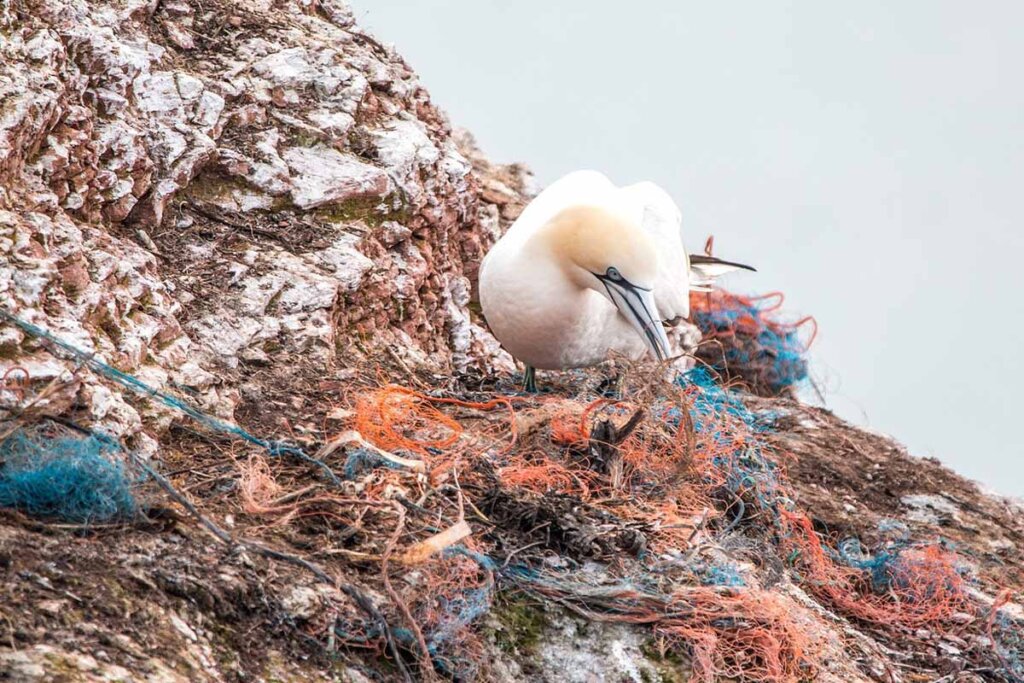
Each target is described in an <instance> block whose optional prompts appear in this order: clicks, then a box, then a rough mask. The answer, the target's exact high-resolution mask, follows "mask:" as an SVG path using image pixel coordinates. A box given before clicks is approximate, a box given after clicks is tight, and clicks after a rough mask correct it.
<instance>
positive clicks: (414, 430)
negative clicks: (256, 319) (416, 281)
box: [0, 292, 1021, 683]
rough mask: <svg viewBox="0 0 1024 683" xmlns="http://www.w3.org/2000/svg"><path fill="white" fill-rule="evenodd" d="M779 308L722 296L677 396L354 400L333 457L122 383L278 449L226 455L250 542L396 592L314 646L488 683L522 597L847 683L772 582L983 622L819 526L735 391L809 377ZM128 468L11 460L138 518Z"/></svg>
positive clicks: (751, 667) (929, 562)
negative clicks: (304, 552)
mask: <svg viewBox="0 0 1024 683" xmlns="http://www.w3.org/2000/svg"><path fill="white" fill-rule="evenodd" d="M763 302H764V300H758V299H744V298H742V297H736V296H734V295H731V294H726V293H724V292H714V293H712V294H711V295H710V296H708V297H706V298H705V303H704V304H702V306H703V307H701V306H695V310H696V311H697V312H698V315H697V318H698V320H703V323H702V327H705V328H706V329H707V330H710V333H709V334H710V336H711V337H712V338H713V339H714V340H716V341H717V342H719V344H717V345H715V348H718V349H720V350H721V357H720V358H719V360H718V362H714V363H710V365H711V366H712V367H711V368H708V367H700V368H697V369H694V370H691V371H689V372H687V373H684V374H682V375H679V376H678V377H676V378H675V380H674V381H672V382H666V381H665V380H664V379H663V378H662V377H661V375H660V374H659V373H649V372H646V371H644V370H643V369H634V368H630V369H628V370H627V375H626V376H625V378H624V386H625V387H626V391H624V392H623V395H624V396H626V397H628V398H626V399H623V400H614V399H609V398H607V397H606V396H603V395H600V394H599V393H598V391H597V390H596V389H589V388H586V387H585V386H582V387H581V385H580V384H573V385H570V386H563V387H561V389H560V390H558V391H554V392H552V393H549V394H545V395H531V396H521V395H503V394H499V393H493V392H486V391H479V392H471V391H466V392H465V393H463V394H460V395H459V396H458V397H453V396H450V395H447V394H445V393H443V392H441V391H439V390H438V391H417V390H414V389H411V388H408V387H404V386H397V385H387V386H383V387H376V388H370V389H367V390H365V391H361V392H358V393H355V392H354V393H353V396H352V399H351V400H350V401H349V404H348V405H347V406H346V413H345V414H346V415H347V417H346V418H345V419H344V423H343V430H342V431H340V432H339V433H337V434H335V435H334V436H333V437H332V438H328V439H327V440H326V443H325V444H324V446H323V447H322V448H321V449H320V451H318V452H316V453H312V452H306V451H305V450H303V449H302V448H299V447H297V446H291V445H287V444H281V443H279V442H273V441H268V440H265V439H261V438H259V437H255V436H253V435H251V434H249V433H248V432H246V431H245V430H243V429H241V428H240V427H238V426H235V425H230V424H227V423H223V422H221V421H219V420H217V419H216V418H211V417H209V416H206V415H205V414H203V413H201V412H200V411H199V410H198V409H196V408H195V407H192V406H190V405H188V404H187V403H185V402H182V401H180V400H179V399H176V398H174V397H171V396H168V395H164V394H161V393H160V392H158V391H156V390H155V389H152V388H151V387H147V386H146V385H143V384H142V383H141V382H140V381H139V380H137V379H136V378H131V377H128V378H127V379H126V376H125V375H124V374H123V373H120V372H119V371H116V370H114V369H110V372H109V373H107V374H105V376H107V377H109V378H110V379H111V380H112V381H116V382H119V383H122V385H124V386H128V387H130V388H135V389H138V390H140V391H142V392H143V393H145V394H146V395H147V396H155V397H157V398H158V399H159V400H160V401H161V402H162V403H163V404H164V405H166V406H169V407H171V408H175V409H177V410H179V411H180V412H182V413H184V414H185V415H188V416H190V417H193V418H194V419H195V420H196V421H197V422H198V423H200V424H201V425H203V426H204V427H206V428H208V429H211V430H213V431H216V432H220V433H223V434H226V435H229V436H232V437H235V438H236V439H239V440H241V441H242V442H244V444H245V447H247V448H252V447H253V446H257V447H259V448H260V451H259V452H250V453H247V454H246V455H244V456H236V454H234V453H233V452H229V453H227V454H226V458H227V459H228V460H229V463H228V466H229V467H232V466H233V468H234V470H235V474H236V478H235V479H234V481H233V485H232V486H231V488H230V496H232V497H233V500H234V501H235V504H236V506H237V508H236V509H237V511H238V513H239V515H240V516H242V517H243V519H244V520H245V521H246V522H247V523H248V529H249V531H250V532H259V533H264V534H266V535H268V536H271V537H275V538H280V539H287V540H288V541H289V542H291V541H294V539H295V538H296V537H301V538H300V539H299V541H300V542H301V543H302V544H305V545H304V546H302V547H312V548H316V552H317V553H318V554H319V555H320V556H321V557H341V558H344V559H345V560H347V561H349V562H351V563H353V564H356V565H358V566H360V567H363V568H364V576H363V580H365V581H368V582H370V581H373V582H376V585H377V587H378V589H379V590H378V593H379V594H381V595H386V596H387V598H386V600H384V601H382V603H381V604H382V606H381V607H380V608H379V610H378V608H377V607H376V606H374V605H370V606H367V604H366V603H367V601H365V600H364V601H363V608H362V610H361V611H360V610H356V609H354V608H352V606H351V605H348V606H344V605H338V606H336V608H337V613H336V614H335V615H334V616H333V617H332V619H331V620H330V621H329V622H324V623H320V624H317V625H315V626H313V627H311V628H314V630H313V631H311V633H313V634H318V633H325V632H330V634H331V635H330V640H331V642H332V643H335V642H337V643H340V644H341V645H343V646H347V647H350V648H358V649H365V650H371V651H375V652H377V653H380V654H385V653H386V654H387V656H389V657H390V658H391V659H392V660H393V661H394V662H395V663H396V665H397V666H399V667H400V668H402V669H403V671H405V668H404V667H405V666H406V665H405V664H404V663H403V662H404V658H405V657H408V656H410V655H411V656H412V657H413V660H414V662H415V665H414V666H415V667H417V669H416V670H417V671H418V672H419V673H423V674H430V673H432V672H435V671H436V672H439V673H441V674H443V675H445V676H448V677H450V678H454V679H457V680H474V679H480V678H486V676H487V670H486V658H487V654H486V653H487V648H486V643H485V642H484V640H483V638H482V636H481V622H482V620H483V617H484V615H486V614H488V613H489V612H490V611H491V609H492V606H493V605H494V602H495V597H496V596H497V595H498V594H499V593H501V592H502V591H507V592H521V593H525V594H528V595H531V596H534V597H537V598H539V599H541V600H544V601H545V602H547V603H550V604H556V605H558V606H559V607H561V608H563V609H565V610H568V611H569V612H571V613H574V614H576V615H578V616H580V617H583V618H586V619H588V620H592V621H596V622H606V623H619V624H631V625H636V626H641V627H644V628H646V629H648V633H649V635H650V637H651V638H652V640H653V641H654V642H656V643H657V644H658V646H659V647H660V648H662V649H663V651H665V652H670V651H671V652H674V653H677V654H679V655H682V656H683V657H685V658H687V659H688V660H689V661H690V663H691V667H692V669H693V673H694V675H695V677H696V679H698V680H701V681H706V682H710V681H714V680H721V679H729V680H737V681H747V682H754V683H783V682H795V681H801V680H811V679H813V678H814V676H815V675H816V672H818V671H819V670H820V669H821V668H822V667H823V666H824V664H825V662H823V661H822V657H823V654H822V648H821V642H822V639H823V637H824V634H825V632H826V631H827V629H828V627H827V626H825V625H824V624H823V623H822V622H821V621H820V619H819V618H817V617H815V616H813V615H812V614H810V613H809V612H808V611H807V610H806V609H805V608H804V607H802V606H801V605H800V604H798V603H797V602H795V601H794V600H793V599H792V598H791V597H789V596H788V595H786V594H785V593H783V592H780V591H777V590H773V588H772V587H771V586H770V585H765V584H766V583H767V582H766V581H765V580H764V579H763V578H762V576H761V574H764V573H765V572H758V571H757V570H758V569H764V568H765V567H766V566H769V565H775V564H777V565H779V566H781V567H783V568H785V569H787V570H788V572H787V575H788V577H789V578H791V579H792V580H794V581H795V582H796V583H797V584H798V585H799V586H800V587H802V588H803V589H804V591H806V593H808V594H810V595H812V596H814V598H816V600H817V602H818V603H820V604H822V605H824V606H826V607H828V608H830V609H831V610H833V611H834V612H835V613H838V614H841V615H843V616H846V617H848V618H849V619H851V620H855V621H856V622H859V623H864V624H868V625H870V626H871V627H873V628H875V629H878V630H881V631H883V632H889V633H899V632H905V631H907V630H912V629H921V628H925V629H933V630H935V631H936V632H943V631H944V630H946V629H948V628H949V627H950V624H951V623H953V621H954V618H955V617H957V616H958V615H962V614H964V613H968V614H977V613H978V608H977V605H976V604H975V603H974V602H973V601H972V598H971V597H970V591H969V583H970V577H969V576H968V574H967V573H966V572H965V571H964V569H963V567H962V563H961V562H960V558H959V556H958V555H957V553H956V551H955V549H951V548H949V547H947V546H946V545H944V544H942V543H941V542H921V541H915V540H913V539H911V538H910V536H909V534H908V533H902V532H900V531H899V529H896V527H894V529H896V532H895V533H890V534H889V535H888V536H886V537H885V540H883V542H881V543H877V544H875V545H874V546H873V547H865V546H864V545H862V544H861V543H860V541H859V540H858V539H855V538H835V537H831V536H830V535H829V534H828V533H827V532H826V531H825V530H822V529H818V528H816V527H815V524H814V522H813V521H812V518H811V517H810V516H809V515H808V514H807V513H806V512H805V511H804V510H802V509H801V508H800V506H799V504H798V503H797V501H796V500H795V498H796V496H795V494H794V492H793V489H792V487H791V485H790V483H789V481H788V479H787V475H786V468H785V463H786V456H785V454H784V453H780V452H779V451H778V450H777V449H776V448H774V447H773V446H772V445H771V442H770V439H769V436H770V435H771V432H772V429H773V424H774V422H775V420H776V419H777V418H778V416H777V415H774V414H770V413H766V412H763V411H755V410H752V409H751V408H750V407H748V405H747V403H745V402H744V400H743V398H742V395H741V394H739V393H737V392H736V391H734V390H733V389H731V388H730V385H732V384H736V382H735V381H733V380H734V379H735V378H737V377H740V378H741V379H742V380H743V383H744V384H745V385H746V386H749V387H751V388H752V389H754V390H755V391H758V392H759V393H770V394H772V395H774V394H778V393H780V392H781V391H784V390H786V389H788V388H791V387H792V386H793V385H794V384H795V383H796V382H798V381H800V380H801V379H802V378H803V377H805V376H806V363H805V361H804V360H803V358H802V356H801V354H802V351H803V349H804V348H805V347H806V345H805V344H801V343H800V342H799V340H798V335H797V330H798V328H800V327H801V325H802V322H798V323H795V324H793V325H788V326H787V325H784V324H782V323H779V322H778V321H777V320H776V319H775V318H774V316H772V315H770V314H771V313H772V312H773V311H774V307H773V306H770V305H766V304H764V303H763ZM702 315H703V316H704V318H701V316H702ZM730 354H731V355H730ZM76 357H78V358H79V359H80V360H82V361H83V362H86V359H88V362H90V363H92V364H93V365H92V367H93V368H94V369H95V370H96V371H98V372H100V373H101V374H102V373H104V372H106V370H105V368H106V366H103V365H102V364H98V363H96V362H95V361H94V360H92V359H91V356H76ZM715 367H721V368H722V372H721V373H716V371H715V370H714V368H715ZM723 377H724V378H725V381H724V382H723ZM730 378H732V379H730ZM594 386H595V387H596V386H597V385H596V384H595V385H594ZM112 453H113V449H112V445H111V443H110V442H108V441H105V440H104V439H103V438H101V437H98V436H81V435H70V434H66V433H58V432H56V431H55V430H53V429H49V430H47V429H43V428H41V427H35V428H33V429H32V430H26V429H22V430H19V431H15V432H14V433H12V434H10V435H9V436H8V438H7V439H5V440H4V441H3V443H2V444H0V506H6V507H13V508H17V509H19V510H23V511H25V512H27V513H28V514H32V515H34V516H40V517H53V518H57V519H63V520H75V521H107V520H115V519H125V518H128V517H130V516H131V515H132V514H133V513H134V511H135V510H136V509H137V502H136V500H135V498H134V495H133V478H132V477H131V476H130V475H129V473H128V472H126V470H125V468H124V467H123V465H121V464H120V461H119V460H118V459H117V458H115V457H112ZM286 456H290V457H286ZM311 473H312V475H313V476H311ZM889 531H892V530H891V529H890V530H889ZM275 535H276V536H275ZM293 544H294V543H293ZM299 562H300V563H301V562H305V560H299ZM294 563H295V562H293V564H294ZM758 565H760V566H758ZM301 566H306V567H309V566H311V565H309V564H308V563H307V564H305V565H301ZM327 580H328V581H330V580H331V577H328V579H327ZM353 594H355V593H351V594H350V595H353ZM356 602H359V601H358V600H357V601H356ZM992 614H993V615H994V616H993V617H992V618H991V620H990V621H989V623H988V628H989V629H990V631H991V636H990V638H991V640H992V641H993V643H994V646H993V648H994V651H995V652H996V653H997V654H998V656H999V657H1000V659H1001V661H1003V662H1004V664H1003V668H1004V669H1005V671H1007V672H1008V674H1007V675H1008V676H1016V675H1018V673H1019V668H1020V654H1021V651H1020V639H1019V637H1018V636H1017V635H1015V634H1016V633H1017V631H1016V630H1015V629H1016V626H1017V625H1016V623H1015V622H1013V621H1012V620H1009V619H1008V617H1006V616H1005V615H1001V614H997V613H996V612H995V610H993V611H992ZM316 629H319V630H316ZM406 673H410V672H408V671H406ZM1011 680H1012V679H1011Z"/></svg>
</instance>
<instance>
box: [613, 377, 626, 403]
mask: <svg viewBox="0 0 1024 683" xmlns="http://www.w3.org/2000/svg"><path fill="white" fill-rule="evenodd" d="M625 395H626V373H624V372H622V373H619V376H618V377H616V378H615V396H614V397H613V398H615V399H616V400H622V397H623V396H625Z"/></svg>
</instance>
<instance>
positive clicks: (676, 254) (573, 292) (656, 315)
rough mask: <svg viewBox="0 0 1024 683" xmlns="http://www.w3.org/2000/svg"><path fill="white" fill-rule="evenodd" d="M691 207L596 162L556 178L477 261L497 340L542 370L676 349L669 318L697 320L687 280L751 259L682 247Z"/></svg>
mask: <svg viewBox="0 0 1024 683" xmlns="http://www.w3.org/2000/svg"><path fill="white" fill-rule="evenodd" d="M681 225H682V216H681V213H680V211H679V207H677V206H676V204H675V202H674V201H673V200H672V198H671V197H669V195H668V193H666V192H665V191H664V190H662V189H661V188H660V187H658V186H657V185H655V184H654V183H651V182H641V183H636V184H634V185H628V186H626V187H622V188H619V187H617V186H615V185H614V184H613V183H612V182H611V181H610V180H608V178H606V177H605V176H604V175H602V174H601V173H598V172H596V171H576V172H573V173H570V174H568V175H566V176H564V177H563V178H561V179H560V180H558V181H556V182H554V183H552V184H551V185H550V186H548V187H547V188H546V189H545V190H544V191H543V192H541V193H540V194H539V195H538V196H537V197H536V198H535V199H534V200H533V201H532V202H530V204H529V205H528V206H527V207H526V208H525V209H524V210H523V213H522V214H521V215H520V216H519V218H518V219H517V220H516V221H515V223H513V224H512V226H511V227H510V228H509V229H508V232H506V233H505V234H504V235H503V236H502V237H501V239H499V240H498V242H497V243H496V244H495V245H494V246H493V247H492V248H491V250H490V251H489V252H488V253H487V256H486V257H485V258H484V260H483V263H482V264H481V266H480V304H481V308H482V310H483V314H484V317H485V318H486V319H487V324H488V326H489V327H490V328H491V331H492V332H493V333H494V335H495V337H497V339H498V341H500V342H501V344H502V345H503V346H504V347H505V349H506V350H507V351H508V352H509V353H511V354H512V356H514V357H515V358H517V359H518V360H520V361H522V362H523V363H524V364H525V365H526V383H527V388H529V389H533V377H534V369H535V368H541V369H548V370H561V369H567V368H579V367H587V366H591V365H596V364H598V363H600V362H602V361H604V360H606V359H607V358H608V357H609V356H610V355H613V354H621V355H625V356H626V357H629V358H633V359H639V358H642V357H643V356H644V354H645V353H648V352H649V353H650V354H652V355H653V356H654V357H655V358H657V359H658V360H665V359H667V358H669V357H670V356H671V355H672V349H671V348H670V344H669V340H668V337H667V335H666V334H665V328H664V326H663V324H662V321H664V320H676V319H679V318H688V317H689V315H690V301H689V294H690V289H691V287H693V288H694V289H706V288H707V287H708V285H709V284H710V283H711V282H712V280H713V279H714V277H716V276H717V275H719V274H721V273H722V272H726V271H728V270H734V269H736V268H746V269H749V270H753V268H750V267H749V266H744V265H741V264H736V263H729V262H726V261H721V260H719V259H715V258H712V257H710V256H701V257H690V256H689V255H688V254H687V253H686V249H685V248H684V247H683V240H682V234H681Z"/></svg>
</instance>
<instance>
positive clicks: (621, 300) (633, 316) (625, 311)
mask: <svg viewBox="0 0 1024 683" xmlns="http://www.w3.org/2000/svg"><path fill="white" fill-rule="evenodd" d="M602 281H603V282H604V285H605V288H606V289H607V290H608V294H609V295H610V296H611V298H612V302H613V303H614V304H615V307H616V308H618V309H619V313H621V314H622V316H623V317H624V318H625V319H626V320H628V321H629V322H630V324H631V325H632V326H633V327H635V328H636V331H637V332H639V333H640V336H641V337H643V340H644V342H645V343H646V344H647V348H648V349H649V350H650V352H651V353H652V354H654V357H655V358H657V359H658V360H665V359H666V358H668V357H669V356H670V355H671V352H670V351H669V344H668V335H666V334H665V327H664V326H663V325H662V324H661V316H660V315H658V307H657V305H656V304H655V303H654V293H653V292H652V291H651V290H649V289H642V288H640V287H637V286H635V285H632V284H630V283H628V282H621V281H620V282H615V281H612V280H607V279H602Z"/></svg>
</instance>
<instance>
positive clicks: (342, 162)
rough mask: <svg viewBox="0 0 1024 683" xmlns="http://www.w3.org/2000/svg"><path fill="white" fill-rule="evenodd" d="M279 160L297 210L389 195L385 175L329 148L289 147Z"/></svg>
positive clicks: (388, 185)
mask: <svg viewBox="0 0 1024 683" xmlns="http://www.w3.org/2000/svg"><path fill="white" fill-rule="evenodd" d="M282 156H283V157H284V160H285V162H286V163H287V164H288V167H289V168H290V169H291V172H292V182H293V187H292V191H291V195H292V202H294V204H295V206H297V207H299V208H300V209H314V208H316V207H318V206H328V205H331V204H340V203H343V202H347V201H350V200H353V199H367V198H374V197H377V198H383V197H385V196H387V195H388V193H389V192H390V191H391V182H390V180H389V179H388V175H387V173H385V172H384V171H382V170H381V169H379V168H377V167H376V166H371V165H370V164H367V163H365V162H362V161H359V160H358V159H356V158H355V157H353V156H349V155H345V154H342V153H341V152H339V151H338V150H336V149H333V148H331V147H326V146H324V145H318V146H316V147H292V148H290V149H287V150H285V152H284V154H283V155H282Z"/></svg>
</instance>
